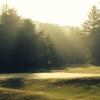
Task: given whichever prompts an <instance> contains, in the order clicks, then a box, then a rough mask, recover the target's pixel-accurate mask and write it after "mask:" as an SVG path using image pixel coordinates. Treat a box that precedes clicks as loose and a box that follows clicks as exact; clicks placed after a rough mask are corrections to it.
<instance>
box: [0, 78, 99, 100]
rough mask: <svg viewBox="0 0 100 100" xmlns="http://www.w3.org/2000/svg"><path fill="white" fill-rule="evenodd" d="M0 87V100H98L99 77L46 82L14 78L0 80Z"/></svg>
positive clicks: (49, 80) (47, 80)
mask: <svg viewBox="0 0 100 100" xmlns="http://www.w3.org/2000/svg"><path fill="white" fill-rule="evenodd" d="M0 86H1V87H2V88H0V100H27V99H25V98H28V100H100V92H99V91H100V78H99V77H98V78H96V77H94V78H92V77H91V78H76V79H46V80H45V79H42V80H41V79H33V80H32V79H27V80H25V79H20V78H15V79H6V80H0ZM6 97H7V98H6ZM2 98H3V99H2ZM23 98H24V99H23ZM34 98H35V99H34Z"/></svg>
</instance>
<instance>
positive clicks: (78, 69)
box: [62, 65, 100, 74]
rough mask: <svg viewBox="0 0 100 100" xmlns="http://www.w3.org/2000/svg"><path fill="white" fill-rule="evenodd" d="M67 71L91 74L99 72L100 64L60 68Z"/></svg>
mask: <svg viewBox="0 0 100 100" xmlns="http://www.w3.org/2000/svg"><path fill="white" fill-rule="evenodd" d="M62 71H64V72H68V73H88V74H89V73H91V74H100V66H93V65H80V66H76V65H75V66H70V67H64V69H63V70H62Z"/></svg>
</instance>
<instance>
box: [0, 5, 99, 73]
mask: <svg viewBox="0 0 100 100" xmlns="http://www.w3.org/2000/svg"><path fill="white" fill-rule="evenodd" d="M0 12H1V13H0V73H2V72H32V71H35V70H37V69H48V70H49V69H53V68H54V69H55V68H58V67H60V66H64V65H83V64H93V65H100V61H99V59H100V9H98V8H97V7H96V6H93V7H92V8H91V9H90V12H89V13H88V15H87V19H86V20H85V22H84V23H83V24H82V26H80V27H77V26H60V25H57V24H51V23H41V22H38V21H33V20H31V19H24V18H22V17H21V16H19V14H18V13H17V10H16V9H15V8H12V7H9V6H8V5H4V6H3V7H2V8H1V11H0ZM33 13H34V12H33Z"/></svg>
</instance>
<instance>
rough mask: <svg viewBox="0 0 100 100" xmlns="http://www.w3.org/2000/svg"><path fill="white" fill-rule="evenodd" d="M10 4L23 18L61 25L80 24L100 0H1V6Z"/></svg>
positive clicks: (99, 3)
mask: <svg viewBox="0 0 100 100" xmlns="http://www.w3.org/2000/svg"><path fill="white" fill-rule="evenodd" d="M3 4H8V5H10V6H12V7H15V8H16V9H17V12H18V14H19V15H20V16H22V17H23V18H31V19H32V20H34V21H40V22H46V23H54V24H59V25H70V26H75V25H77V26H79V25H81V24H82V23H83V22H84V20H85V19H86V17H87V14H88V12H89V11H90V9H91V7H92V6H93V5H99V6H100V0H0V7H1V6H2V5H3Z"/></svg>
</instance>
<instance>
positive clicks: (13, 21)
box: [0, 5, 20, 66]
mask: <svg viewBox="0 0 100 100" xmlns="http://www.w3.org/2000/svg"><path fill="white" fill-rule="evenodd" d="M19 26H20V17H19V16H18V15H17V12H16V10H15V9H14V8H10V7H9V6H8V5H4V6H3V7H2V10H1V15H0V62H1V63H0V64H1V65H2V66H3V65H4V66H6V65H7V66H10V63H11V56H12V52H13V47H14V43H15V37H16V35H17V31H18V27H19Z"/></svg>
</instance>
